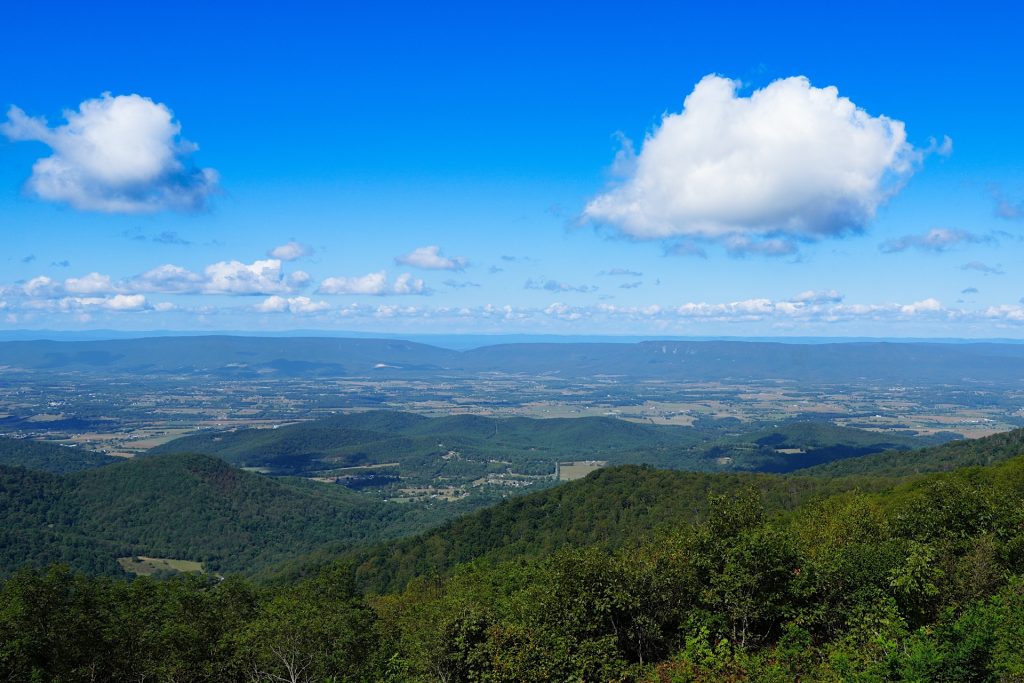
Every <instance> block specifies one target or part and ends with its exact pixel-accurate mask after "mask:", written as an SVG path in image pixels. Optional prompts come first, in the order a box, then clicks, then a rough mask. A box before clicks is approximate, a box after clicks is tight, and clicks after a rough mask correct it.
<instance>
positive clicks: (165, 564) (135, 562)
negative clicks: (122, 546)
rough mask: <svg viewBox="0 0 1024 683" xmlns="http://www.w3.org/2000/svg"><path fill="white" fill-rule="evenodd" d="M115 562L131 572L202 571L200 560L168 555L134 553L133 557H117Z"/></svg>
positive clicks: (140, 573)
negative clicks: (147, 555)
mask: <svg viewBox="0 0 1024 683" xmlns="http://www.w3.org/2000/svg"><path fill="white" fill-rule="evenodd" d="M117 563H118V564H119V565H121V569H123V570H125V571H126V572H129V573H131V574H136V575H139V576H141V575H143V574H156V573H157V572H177V573H182V574H189V573H199V574H201V573H202V572H203V563H202V562H193V561H192V560H175V559H173V558H170V557H145V556H144V555H136V556H134V557H119V558H117Z"/></svg>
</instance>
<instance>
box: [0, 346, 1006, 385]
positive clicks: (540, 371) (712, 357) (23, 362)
mask: <svg viewBox="0 0 1024 683" xmlns="http://www.w3.org/2000/svg"><path fill="white" fill-rule="evenodd" d="M0 367H4V368H5V370H6V371H7V372H12V373H18V372H81V373H91V374H99V373H105V374H111V373H113V374H117V373H131V374H134V375H146V374H155V375H161V374H165V375H166V374H180V375H201V376H213V377H225V378H233V377H234V378H249V377H275V376H279V377H318V376H320V377H380V378H396V377H409V378H415V377H440V376H460V375H461V376H465V375H470V376H472V375H477V374H480V373H488V372H502V373H512V374H516V373H521V374H529V375H545V374H549V375H552V376H557V377H565V378H581V377H594V376H601V375H606V376H610V377H611V376H615V377H628V378H634V379H653V378H660V379H676V380H691V381H717V380H730V379H731V380H763V379H789V380H793V381H809V382H810V381H813V382H851V381H862V380H870V381H879V382H892V383H893V384H902V383H909V382H912V383H954V382H963V381H983V382H999V383H1014V382H1016V383H1020V382H1021V381H1024V379H1021V378H1024V345H1022V344H1008V343H1005V344H1001V343H963V344H929V343H914V342H907V343H886V342H847V343H829V344H784V343H777V342H756V341H676V340H666V341H644V342H639V343H608V342H600V343H522V344H498V345H493V346H484V347H479V348H474V349H469V350H465V351H455V350H451V349H446V348H440V347H437V346H430V345H428V344H422V343H416V342H409V341H402V340H397V339H371V338H358V339H351V338H350V339H346V338H333V337H306V338H303V337H232V336H190V337H155V338H142V339H115V340H96V341H8V342H0Z"/></svg>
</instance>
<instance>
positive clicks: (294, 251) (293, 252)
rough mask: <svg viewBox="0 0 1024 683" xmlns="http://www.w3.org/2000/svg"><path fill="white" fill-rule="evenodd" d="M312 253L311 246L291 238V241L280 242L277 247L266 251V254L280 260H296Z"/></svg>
mask: <svg viewBox="0 0 1024 683" xmlns="http://www.w3.org/2000/svg"><path fill="white" fill-rule="evenodd" d="M312 253H313V247H311V246H309V245H306V244H302V243H300V242H296V241H295V240H292V241H291V242H288V243H286V244H282V245H281V246H279V247H274V248H273V249H271V250H270V251H269V252H267V256H269V257H270V258H276V259H280V260H282V261H297V260H298V259H300V258H303V257H305V256H309V255H310V254H312Z"/></svg>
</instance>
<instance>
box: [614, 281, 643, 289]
mask: <svg viewBox="0 0 1024 683" xmlns="http://www.w3.org/2000/svg"><path fill="white" fill-rule="evenodd" d="M642 284H643V283H642V282H623V283H622V284H621V285H619V289H636V288H637V287H639V286H640V285H642Z"/></svg>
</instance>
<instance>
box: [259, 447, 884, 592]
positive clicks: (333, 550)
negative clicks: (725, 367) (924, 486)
mask: <svg viewBox="0 0 1024 683" xmlns="http://www.w3.org/2000/svg"><path fill="white" fill-rule="evenodd" d="M893 484H894V481H893V480H887V479H884V478H879V477H873V478H859V477H847V478H842V479H826V478H822V477H781V476H777V475H766V474H723V473H715V474H709V473H701V472H676V471H668V470H656V469H652V468H650V467H639V466H629V465H627V466H622V467H614V468H606V469H602V470H599V471H597V472H594V473H593V474H591V475H589V476H588V477H586V478H585V479H581V480H579V481H574V482H569V483H567V484H563V485H561V486H558V487H555V488H552V489H547V490H545V491H540V492H537V493H534V494H530V495H527V496H523V497H519V498H513V499H510V500H506V501H503V502H501V503H499V504H497V505H495V506H493V507H490V508H485V509H483V510H479V511H477V512H474V513H472V514H469V515H466V516H463V517H459V518H457V519H455V520H452V521H450V522H447V523H445V524H443V525H442V526H441V527H439V528H437V529H435V530H432V531H428V532H426V533H423V534H421V535H419V536H414V537H411V538H406V539H402V540H399V541H397V542H389V543H381V544H376V545H372V546H368V547H361V548H357V549H355V550H352V551H349V552H344V551H341V550H339V548H338V547H336V546H334V547H332V546H326V547H324V548H320V549H319V550H317V551H316V552H314V553H311V554H310V555H308V556H305V557H300V558H298V559H297V560H291V561H287V562H285V563H284V564H283V565H282V566H280V567H278V568H277V569H276V571H274V572H268V573H267V574H266V577H267V578H268V579H270V580H272V581H275V582H280V581H291V580H294V579H295V578H296V577H298V576H304V575H308V574H310V573H311V572H315V571H316V570H317V568H318V567H322V566H324V565H325V564H328V563H330V562H332V561H335V560H338V559H339V558H340V559H342V561H344V562H347V563H352V564H353V565H354V566H355V567H356V570H355V572H356V582H357V584H358V585H359V586H360V587H361V588H363V589H366V590H371V591H392V590H401V589H402V588H403V587H404V586H405V584H406V583H407V582H408V581H409V580H411V579H413V578H414V577H424V576H442V575H445V574H447V573H448V572H450V571H451V570H452V569H454V568H455V567H456V566H458V565H460V564H464V563H467V562H472V561H475V560H484V561H486V562H487V563H494V562H498V561H503V560H513V559H526V558H537V557H543V556H546V555H549V554H551V553H552V552H554V551H556V550H558V549H560V548H565V547H583V546H589V545H596V546H600V547H603V548H606V549H612V548H617V547H622V546H626V545H629V544H633V543H637V542H639V541H641V540H642V539H648V538H650V537H652V536H653V535H655V534H656V533H658V532H659V531H664V530H666V529H670V528H673V527H675V526H679V525H682V524H687V523H690V522H693V521H695V520H697V519H699V518H700V517H701V515H702V514H703V513H704V512H705V511H706V508H707V504H708V500H709V495H712V494H720V495H727V494H734V493H736V492H737V491H741V490H744V489H747V488H754V489H756V490H758V491H759V492H760V494H761V496H762V498H763V500H764V501H765V504H766V505H767V506H768V507H769V509H772V510H784V509H791V508H793V507H795V506H797V505H799V504H801V503H804V502H806V501H807V500H810V499H812V498H815V497H820V496H824V495H828V494H831V493H836V492H839V491H847V490H851V489H860V490H882V489H885V488H887V487H890V486H892V485H893Z"/></svg>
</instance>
